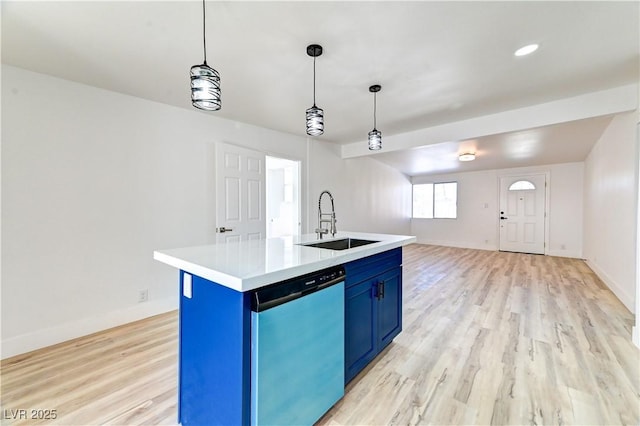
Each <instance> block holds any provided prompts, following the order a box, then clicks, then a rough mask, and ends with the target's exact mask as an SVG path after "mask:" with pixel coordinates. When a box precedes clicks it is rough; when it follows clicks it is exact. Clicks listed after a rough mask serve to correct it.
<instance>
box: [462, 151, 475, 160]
mask: <svg viewBox="0 0 640 426" xmlns="http://www.w3.org/2000/svg"><path fill="white" fill-rule="evenodd" d="M475 159H476V155H475V154H474V153H472V152H465V153H464V154H460V156H458V160H460V161H473V160H475Z"/></svg>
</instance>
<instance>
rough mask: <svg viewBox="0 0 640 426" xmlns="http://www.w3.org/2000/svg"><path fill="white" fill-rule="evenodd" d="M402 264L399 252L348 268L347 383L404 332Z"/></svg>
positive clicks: (373, 258) (351, 265) (346, 302)
mask: <svg viewBox="0 0 640 426" xmlns="http://www.w3.org/2000/svg"><path fill="white" fill-rule="evenodd" d="M401 264H402V249H400V248H398V249H393V250H389V251H387V252H384V253H380V254H377V255H373V256H369V257H366V258H364V259H359V260H356V261H353V262H350V263H347V264H346V265H345V270H346V272H347V275H346V294H345V383H348V382H349V381H351V379H353V378H354V377H355V376H356V375H357V374H358V373H359V372H360V371H362V369H363V368H364V367H366V366H367V364H369V363H370V362H371V361H372V360H373V359H374V358H375V357H376V355H378V354H379V353H380V351H382V350H383V349H384V348H385V347H386V346H387V345H388V344H389V343H391V341H392V340H393V339H394V337H396V336H397V335H398V334H399V333H400V331H402V267H401V266H400V265H401ZM379 293H380V294H379Z"/></svg>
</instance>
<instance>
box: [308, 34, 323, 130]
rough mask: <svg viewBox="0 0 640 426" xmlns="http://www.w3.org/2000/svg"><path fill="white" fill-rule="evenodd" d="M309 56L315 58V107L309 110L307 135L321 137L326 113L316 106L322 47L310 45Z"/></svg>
mask: <svg viewBox="0 0 640 426" xmlns="http://www.w3.org/2000/svg"><path fill="white" fill-rule="evenodd" d="M307 55H309V56H311V57H313V106H312V107H311V108H309V109H307V134H308V135H309V136H320V135H321V134H323V133H324V111H323V110H322V108H318V107H317V106H316V58H317V57H318V56H320V55H322V46H320V45H319V44H310V45H309V46H307Z"/></svg>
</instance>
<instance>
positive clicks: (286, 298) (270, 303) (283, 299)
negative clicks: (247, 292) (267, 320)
mask: <svg viewBox="0 0 640 426" xmlns="http://www.w3.org/2000/svg"><path fill="white" fill-rule="evenodd" d="M342 281H344V276H343V275H341V276H340V277H338V278H335V279H332V280H329V281H326V282H323V283H321V284H317V285H314V286H308V287H305V288H304V289H302V290H300V291H294V292H291V293H288V294H285V295H283V296H280V297H277V298H273V299H267V300H260V294H261V293H260V291H257V292H255V293H254V294H253V297H254V300H253V301H252V308H251V310H253V311H255V312H262V311H266V310H267V309H271V308H275V307H276V306H279V305H282V304H285V303H287V302H291V301H292V300H296V299H299V298H301V297H304V296H306V295H308V294H312V293H315V292H317V291H320V290H324V289H325V288H328V287H331V286H332V285H335V284H338V283H339V282H342Z"/></svg>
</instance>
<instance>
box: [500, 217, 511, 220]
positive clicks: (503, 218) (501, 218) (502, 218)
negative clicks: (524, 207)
mask: <svg viewBox="0 0 640 426" xmlns="http://www.w3.org/2000/svg"><path fill="white" fill-rule="evenodd" d="M505 219H509V218H508V217H504V216H500V220H505Z"/></svg>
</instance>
